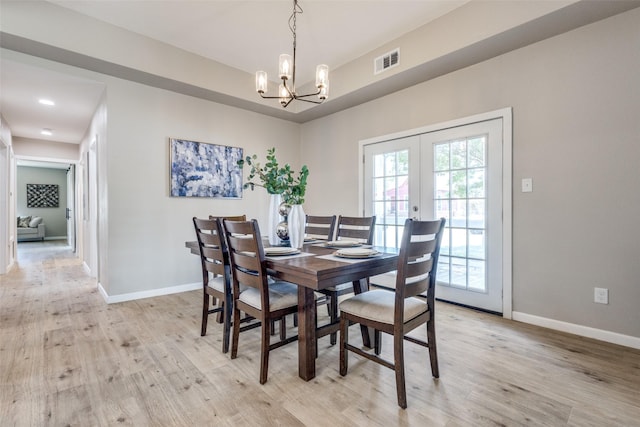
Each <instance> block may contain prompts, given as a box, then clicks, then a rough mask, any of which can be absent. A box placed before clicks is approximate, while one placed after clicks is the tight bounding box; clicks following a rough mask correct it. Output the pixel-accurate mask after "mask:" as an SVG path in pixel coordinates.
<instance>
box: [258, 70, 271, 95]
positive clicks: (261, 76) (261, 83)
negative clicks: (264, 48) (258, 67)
mask: <svg viewBox="0 0 640 427" xmlns="http://www.w3.org/2000/svg"><path fill="white" fill-rule="evenodd" d="M268 81H269V80H268V79H267V72H266V71H258V72H256V91H258V93H266V92H267V86H268V85H267V82H268Z"/></svg>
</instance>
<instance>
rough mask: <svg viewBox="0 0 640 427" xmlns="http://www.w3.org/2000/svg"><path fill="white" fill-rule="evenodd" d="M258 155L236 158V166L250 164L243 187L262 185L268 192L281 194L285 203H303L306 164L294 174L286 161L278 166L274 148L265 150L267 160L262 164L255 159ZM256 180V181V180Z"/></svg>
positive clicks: (307, 170)
mask: <svg viewBox="0 0 640 427" xmlns="http://www.w3.org/2000/svg"><path fill="white" fill-rule="evenodd" d="M257 160H258V156H256V155H255V154H254V155H253V156H247V157H245V158H244V159H243V160H238V166H239V167H240V168H243V167H244V166H245V165H247V166H251V169H250V170H249V176H248V177H247V178H248V182H246V183H245V184H244V185H243V188H245V189H246V188H251V190H253V189H254V188H255V187H264V188H265V189H266V190H267V193H269V194H282V198H283V200H284V201H285V203H288V204H290V205H298V204H302V203H304V195H305V193H306V190H307V177H308V176H309V169H308V168H307V166H306V165H304V166H302V169H301V170H300V172H299V173H298V176H297V177H296V176H295V172H294V171H293V170H292V169H291V166H290V165H289V164H288V163H287V164H285V165H284V166H280V164H279V163H278V159H277V158H276V149H275V148H270V149H268V150H267V161H266V163H265V164H264V166H262V165H261V164H260V162H258V161H257ZM256 181H257V182H256Z"/></svg>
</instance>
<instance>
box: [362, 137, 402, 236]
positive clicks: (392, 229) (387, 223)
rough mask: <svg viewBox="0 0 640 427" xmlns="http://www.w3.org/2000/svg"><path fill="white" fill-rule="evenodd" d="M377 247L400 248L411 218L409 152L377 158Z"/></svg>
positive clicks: (374, 183)
mask: <svg viewBox="0 0 640 427" xmlns="http://www.w3.org/2000/svg"><path fill="white" fill-rule="evenodd" d="M373 164H374V168H373V176H372V177H371V178H372V180H373V205H374V213H375V215H376V225H375V228H376V230H375V233H374V244H375V245H378V246H386V247H393V248H398V247H399V245H400V242H399V240H398V239H399V238H400V236H402V225H403V224H404V221H405V219H406V218H407V217H408V216H409V150H407V149H403V150H399V151H391V152H387V153H383V154H375V155H374V156H373Z"/></svg>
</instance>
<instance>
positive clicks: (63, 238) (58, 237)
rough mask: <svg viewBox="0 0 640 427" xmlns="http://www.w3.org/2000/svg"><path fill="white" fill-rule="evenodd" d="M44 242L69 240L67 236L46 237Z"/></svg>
mask: <svg viewBox="0 0 640 427" xmlns="http://www.w3.org/2000/svg"><path fill="white" fill-rule="evenodd" d="M44 240H67V236H44Z"/></svg>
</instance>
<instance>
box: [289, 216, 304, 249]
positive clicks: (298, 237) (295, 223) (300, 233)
mask: <svg viewBox="0 0 640 427" xmlns="http://www.w3.org/2000/svg"><path fill="white" fill-rule="evenodd" d="M306 221H307V218H306V215H305V213H304V210H303V209H302V205H291V211H290V212H289V218H288V221H287V222H288V223H289V243H290V244H291V247H292V248H298V249H299V248H301V247H302V245H303V244H304V229H305V225H306Z"/></svg>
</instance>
